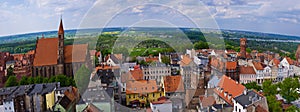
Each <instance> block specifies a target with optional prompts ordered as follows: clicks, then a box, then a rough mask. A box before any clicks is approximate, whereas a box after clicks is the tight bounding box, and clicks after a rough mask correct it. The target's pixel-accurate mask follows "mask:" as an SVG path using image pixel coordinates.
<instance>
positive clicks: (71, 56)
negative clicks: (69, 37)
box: [64, 44, 88, 63]
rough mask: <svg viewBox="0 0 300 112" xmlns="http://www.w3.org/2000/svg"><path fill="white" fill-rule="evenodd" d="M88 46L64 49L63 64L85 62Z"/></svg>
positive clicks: (73, 46)
mask: <svg viewBox="0 0 300 112" xmlns="http://www.w3.org/2000/svg"><path fill="white" fill-rule="evenodd" d="M87 50H88V44H75V45H68V46H65V47H64V57H65V63H72V62H85V60H86V54H87Z"/></svg>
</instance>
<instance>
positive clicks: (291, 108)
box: [285, 105, 300, 112]
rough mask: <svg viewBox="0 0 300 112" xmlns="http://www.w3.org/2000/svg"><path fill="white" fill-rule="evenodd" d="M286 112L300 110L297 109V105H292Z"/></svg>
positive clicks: (297, 111) (298, 111)
mask: <svg viewBox="0 0 300 112" xmlns="http://www.w3.org/2000/svg"><path fill="white" fill-rule="evenodd" d="M285 112H300V109H299V108H297V107H296V106H295V105H292V106H290V107H288V108H287V109H286V110H285Z"/></svg>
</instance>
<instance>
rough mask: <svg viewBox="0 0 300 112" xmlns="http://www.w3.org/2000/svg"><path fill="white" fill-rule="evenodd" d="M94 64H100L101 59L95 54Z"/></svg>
mask: <svg viewBox="0 0 300 112" xmlns="http://www.w3.org/2000/svg"><path fill="white" fill-rule="evenodd" d="M94 64H95V66H97V65H98V64H99V59H98V57H97V56H94Z"/></svg>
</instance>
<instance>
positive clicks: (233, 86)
mask: <svg viewBox="0 0 300 112" xmlns="http://www.w3.org/2000/svg"><path fill="white" fill-rule="evenodd" d="M222 89H223V90H222ZM244 89H245V86H243V85H242V84H239V83H237V82H236V81H234V80H232V79H230V78H229V77H227V76H225V75H223V76H222V78H221V79H220V82H219V84H218V88H215V89H214V91H215V93H216V94H217V95H218V96H220V97H221V98H222V99H224V100H225V101H226V102H227V103H229V104H230V105H233V103H232V100H231V99H232V98H234V97H236V96H238V95H240V94H242V93H243V91H244ZM225 92H227V96H224V93H225ZM230 94H231V95H232V96H231V97H230V98H229V97H228V96H229V95H230Z"/></svg>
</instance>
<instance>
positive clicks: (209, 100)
mask: <svg viewBox="0 0 300 112" xmlns="http://www.w3.org/2000/svg"><path fill="white" fill-rule="evenodd" d="M199 99H200V102H201V104H202V107H203V108H206V107H210V106H212V105H213V104H215V103H216V100H215V97H214V96H207V97H206V96H199Z"/></svg>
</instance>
